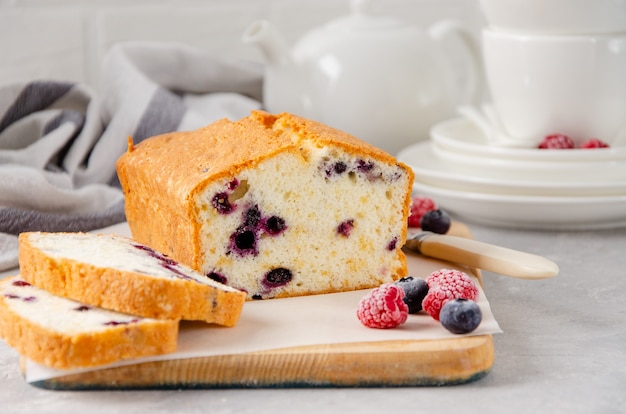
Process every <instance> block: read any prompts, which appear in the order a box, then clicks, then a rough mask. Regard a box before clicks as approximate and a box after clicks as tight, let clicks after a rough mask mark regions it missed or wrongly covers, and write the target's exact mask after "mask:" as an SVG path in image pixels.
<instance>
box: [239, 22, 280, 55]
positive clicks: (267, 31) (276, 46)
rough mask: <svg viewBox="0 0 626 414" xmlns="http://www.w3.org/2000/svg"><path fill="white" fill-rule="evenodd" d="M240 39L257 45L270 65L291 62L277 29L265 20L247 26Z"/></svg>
mask: <svg viewBox="0 0 626 414" xmlns="http://www.w3.org/2000/svg"><path fill="white" fill-rule="evenodd" d="M242 41H243V42H244V43H247V44H251V45H256V46H257V47H259V48H260V50H261V52H262V53H263V56H264V58H265V60H266V62H267V64H268V65H270V66H287V65H290V64H291V54H290V51H289V47H288V46H287V42H286V41H285V39H284V38H283V36H282V35H281V34H280V33H279V32H278V30H277V29H276V28H275V27H274V26H273V25H272V24H270V23H269V22H268V21H266V20H259V21H256V22H254V23H252V24H251V25H250V26H248V28H247V29H246V30H245V31H244V33H243V35H242Z"/></svg>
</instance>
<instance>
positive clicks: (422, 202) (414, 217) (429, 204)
mask: <svg viewBox="0 0 626 414" xmlns="http://www.w3.org/2000/svg"><path fill="white" fill-rule="evenodd" d="M436 209H437V205H436V204H435V202H434V201H433V199H432V198H430V197H426V196H416V197H413V200H412V204H411V211H410V213H409V227H419V226H420V220H421V219H422V216H423V215H424V214H426V213H427V212H429V211H431V210H436Z"/></svg>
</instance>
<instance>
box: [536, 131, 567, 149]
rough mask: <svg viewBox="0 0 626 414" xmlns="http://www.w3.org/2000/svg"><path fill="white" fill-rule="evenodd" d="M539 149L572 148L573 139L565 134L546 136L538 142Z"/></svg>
mask: <svg viewBox="0 0 626 414" xmlns="http://www.w3.org/2000/svg"><path fill="white" fill-rule="evenodd" d="M539 148H541V149H570V148H574V141H572V139H571V138H570V137H568V136H567V135H565V134H552V135H548V136H546V137H545V138H544V139H543V141H541V143H540V144H539Z"/></svg>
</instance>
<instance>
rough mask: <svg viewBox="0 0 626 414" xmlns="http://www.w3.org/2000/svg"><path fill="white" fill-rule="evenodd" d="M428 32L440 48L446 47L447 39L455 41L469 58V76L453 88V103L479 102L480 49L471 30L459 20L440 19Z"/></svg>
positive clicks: (481, 92)
mask: <svg viewBox="0 0 626 414" xmlns="http://www.w3.org/2000/svg"><path fill="white" fill-rule="evenodd" d="M428 34H429V35H430V37H431V38H432V39H433V40H435V42H436V43H437V44H438V45H439V46H441V49H446V47H447V46H446V45H445V43H447V42H448V41H452V42H457V43H458V44H459V45H460V46H461V47H462V48H463V49H465V51H466V52H467V56H468V59H469V67H470V73H469V78H468V79H467V80H466V81H465V82H464V84H463V85H462V87H461V88H454V89H453V91H452V92H453V93H456V98H457V99H456V100H455V103H456V104H457V105H461V104H479V103H480V102H481V101H482V98H483V89H484V85H485V80H484V71H483V64H482V54H481V49H480V46H479V43H478V42H477V40H476V37H475V36H474V34H473V33H472V31H471V30H470V29H469V28H468V27H467V26H466V25H464V24H463V23H461V22H459V21H456V20H442V21H439V22H436V23H434V24H433V25H432V26H430V27H429V29H428ZM449 63H451V62H449ZM448 66H456V65H448ZM457 71H458V69H457ZM459 91H460V92H459Z"/></svg>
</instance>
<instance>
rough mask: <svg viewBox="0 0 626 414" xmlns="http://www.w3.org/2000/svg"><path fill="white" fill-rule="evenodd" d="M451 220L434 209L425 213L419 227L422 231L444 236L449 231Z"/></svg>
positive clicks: (442, 211) (440, 211)
mask: <svg viewBox="0 0 626 414" xmlns="http://www.w3.org/2000/svg"><path fill="white" fill-rule="evenodd" d="M451 225H452V219H451V218H450V216H449V215H448V213H446V212H445V211H444V210H441V209H439V208H438V209H436V210H430V211H428V212H426V214H424V215H423V216H422V219H421V220H420V227H421V228H422V230H424V231H432V232H433V233H438V234H446V233H447V232H448V230H450V226H451Z"/></svg>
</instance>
